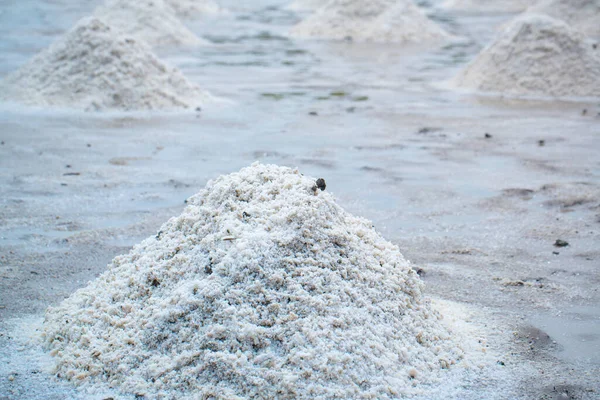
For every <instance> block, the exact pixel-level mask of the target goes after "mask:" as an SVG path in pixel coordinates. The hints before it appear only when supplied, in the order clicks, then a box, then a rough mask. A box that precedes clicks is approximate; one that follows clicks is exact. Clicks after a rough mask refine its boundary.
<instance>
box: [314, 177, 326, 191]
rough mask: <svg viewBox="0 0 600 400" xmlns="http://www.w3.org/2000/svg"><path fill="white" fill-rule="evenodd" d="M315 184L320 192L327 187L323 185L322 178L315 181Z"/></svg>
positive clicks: (323, 180)
mask: <svg viewBox="0 0 600 400" xmlns="http://www.w3.org/2000/svg"><path fill="white" fill-rule="evenodd" d="M316 184H317V188H318V189H321V191H323V190H325V188H326V187H327V185H326V184H325V179H323V178H319V179H317V182H316Z"/></svg>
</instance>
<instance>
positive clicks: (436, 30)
mask: <svg viewBox="0 0 600 400" xmlns="http://www.w3.org/2000/svg"><path fill="white" fill-rule="evenodd" d="M291 34H292V35H293V36H296V37H304V38H320V39H334V40H343V39H352V40H354V41H358V42H381V43H385V42H393V43H419V44H420V43H424V42H435V41H440V40H442V39H445V38H447V37H448V35H447V33H446V32H444V30H443V29H442V28H440V27H439V26H438V25H437V24H436V23H435V22H433V21H432V20H430V19H429V18H427V16H426V15H425V14H424V13H423V12H422V11H421V10H420V9H419V7H417V6H416V5H414V4H413V2H412V1H411V0H368V1H367V0H358V1H357V0H331V1H329V2H328V3H326V5H325V6H323V7H322V8H319V9H318V10H317V11H316V12H315V13H314V14H312V15H311V16H309V17H308V18H307V19H306V20H304V21H302V22H300V23H299V24H298V25H296V26H295V27H294V28H293V29H292V31H291Z"/></svg>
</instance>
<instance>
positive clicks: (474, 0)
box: [442, 0, 536, 13]
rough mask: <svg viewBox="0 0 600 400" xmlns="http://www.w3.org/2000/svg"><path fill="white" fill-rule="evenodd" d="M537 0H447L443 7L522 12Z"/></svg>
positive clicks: (474, 10) (469, 10)
mask: <svg viewBox="0 0 600 400" xmlns="http://www.w3.org/2000/svg"><path fill="white" fill-rule="evenodd" d="M535 2H536V0H447V1H446V2H444V3H443V4H442V7H445V8H453V9H456V10H461V11H468V12H499V13H502V12H506V13H510V12H521V11H525V9H527V7H529V6H530V5H532V4H534V3H535Z"/></svg>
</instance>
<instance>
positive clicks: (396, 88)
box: [0, 0, 600, 399]
mask: <svg viewBox="0 0 600 400" xmlns="http://www.w3.org/2000/svg"><path fill="white" fill-rule="evenodd" d="M84 3H85V4H75V2H71V3H70V2H67V1H62V2H50V1H48V2H44V1H33V0H31V1H24V2H19V3H14V4H13V3H11V2H3V3H0V4H1V6H0V7H1V10H2V13H0V21H1V22H0V31H2V37H4V38H5V39H4V40H3V43H2V44H1V45H0V54H2V55H3V57H0V60H1V61H0V76H4V75H5V74H6V73H7V72H8V71H10V70H12V69H14V68H16V67H17V66H18V65H20V64H21V63H23V62H24V61H26V60H27V59H28V58H29V57H31V56H32V55H33V54H35V53H36V52H37V51H39V50H40V49H42V48H44V47H45V46H47V44H48V43H50V42H51V41H52V39H53V38H55V37H56V36H57V35H59V34H60V33H61V32H63V31H64V30H65V29H68V28H69V27H70V26H71V25H72V23H73V22H74V21H76V20H77V18H78V17H80V16H83V15H86V14H87V13H89V11H90V10H92V9H93V7H94V3H93V2H89V3H88V2H84ZM228 3H233V4H229V5H230V8H231V9H232V12H231V13H230V14H229V15H227V16H224V17H221V18H219V19H214V20H213V19H211V20H207V21H203V22H197V23H193V24H191V25H190V27H191V28H192V29H194V30H195V31H196V32H198V34H200V35H203V36H204V37H206V38H208V39H210V40H212V41H213V42H214V46H212V47H208V48H202V49H194V50H193V51H191V50H190V51H174V50H172V49H171V50H169V51H161V52H160V54H161V55H162V56H163V57H164V58H165V59H166V60H168V61H169V62H171V63H173V64H176V65H178V66H179V67H180V68H181V69H182V70H183V71H184V73H186V74H187V75H188V76H189V77H190V78H191V79H193V80H194V81H196V82H198V83H199V84H200V85H202V86H203V87H204V88H206V89H208V90H210V91H211V92H213V93H214V94H215V95H217V96H220V97H223V98H227V99H229V100H231V101H232V104H230V105H224V106H219V107H213V108H207V109H204V110H202V111H200V112H196V111H193V112H189V113H177V114H154V115H148V114H110V115H99V114H84V113H74V112H68V111H60V112H54V111H48V110H33V109H25V108H20V107H15V106H12V105H4V106H3V107H2V109H0V141H1V144H0V398H9V399H20V398H22V399H27V398H40V399H46V398H52V399H67V398H75V397H77V396H79V397H82V398H86V395H85V394H81V393H77V392H76V391H75V390H74V389H72V388H71V387H70V386H69V385H68V384H64V383H62V382H59V381H56V380H54V379H53V377H52V376H50V375H49V374H47V373H46V372H45V371H44V369H43V368H42V367H41V366H40V365H41V364H40V362H41V361H43V353H41V352H38V350H37V349H35V348H33V347H31V346H30V345H28V344H27V343H25V342H24V340H23V338H25V337H27V336H28V335H29V334H30V333H31V332H30V330H33V329H34V328H32V326H35V324H34V323H37V322H38V321H39V320H40V318H42V317H43V313H44V310H45V308H46V307H48V306H49V305H53V304H57V303H58V302H60V301H61V300H62V299H63V298H65V297H67V296H69V294H70V293H72V292H73V291H74V290H76V289H77V288H79V287H81V286H83V285H85V284H86V282H87V281H89V280H91V279H93V278H94V277H95V276H97V275H98V274H99V273H101V272H102V271H103V270H104V269H105V267H106V264H107V263H108V262H109V261H110V260H111V259H112V258H113V257H114V256H116V255H118V254H121V253H123V252H126V251H128V249H129V248H130V247H131V246H132V245H133V244H135V243H137V242H139V241H140V240H141V239H143V238H145V237H147V236H149V235H152V234H154V233H155V232H156V231H157V229H158V227H159V226H160V225H161V224H162V223H163V222H164V221H166V220H167V219H168V218H169V217H170V216H173V215H177V214H178V213H179V212H180V211H181V210H182V208H183V207H184V200H185V199H186V198H187V197H189V196H190V195H192V194H194V193H196V192H197V191H198V190H199V189H200V188H201V187H202V186H203V185H204V184H205V183H206V182H207V180H209V179H211V178H213V177H216V176H218V175H219V174H222V173H229V172H233V171H236V170H238V169H239V168H241V167H243V166H246V165H248V164H250V163H251V162H253V161H255V160H260V161H261V162H265V163H266V162H269V163H271V162H272V163H277V164H283V165H289V166H297V167H299V168H300V169H301V171H302V172H303V173H305V174H309V175H312V176H319V177H323V178H325V180H326V181H327V190H330V191H332V192H334V193H335V194H336V195H337V197H338V199H339V202H340V204H342V205H343V206H344V207H345V208H347V209H349V210H350V211H351V212H353V213H356V214H359V215H362V216H365V217H367V218H370V219H372V220H373V222H374V224H375V226H376V227H377V229H378V230H380V231H381V232H382V233H383V234H384V236H385V237H387V238H388V239H390V240H391V241H393V242H394V243H396V244H398V245H399V246H400V248H401V250H402V252H403V253H404V255H405V256H406V257H407V258H408V259H410V260H411V261H412V262H413V264H414V266H415V268H416V269H419V270H420V273H421V276H422V278H423V280H424V281H425V283H426V285H427V291H428V294H429V295H430V296H431V297H432V298H433V299H434V301H439V302H440V304H447V303H444V301H449V302H450V303H449V304H458V305H463V306H464V307H465V308H466V309H468V310H471V311H472V312H473V314H472V315H473V316H472V317H471V319H470V323H471V324H473V325H475V326H477V327H479V329H480V330H481V332H485V340H484V342H483V343H482V344H481V347H482V348H487V349H488V350H487V351H488V352H489V353H490V354H492V356H491V357H492V359H493V361H496V362H495V363H494V365H492V366H487V367H486V368H483V369H481V372H480V373H477V372H475V373H474V374H475V375H474V376H473V377H471V378H470V379H469V380H468V381H465V382H464V383H460V382H458V383H456V382H455V386H456V385H458V388H456V387H454V389H453V391H451V392H447V393H446V395H444V391H443V390H437V391H434V392H431V394H430V395H425V396H424V398H448V397H450V398H473V399H477V398H498V399H513V398H514V399H569V398H570V399H597V398H600V293H599V289H598V288H599V284H600V234H599V232H600V115H599V113H600V104H599V102H598V101H596V102H589V101H587V102H586V101H582V102H556V101H514V100H507V99H499V98H492V97H477V96H474V95H470V94H464V93H462V94H461V93H457V92H455V91H452V90H450V89H448V88H447V85H446V84H445V83H444V82H445V81H447V79H449V78H451V77H452V76H453V75H454V74H455V73H456V72H457V71H458V70H459V69H460V67H461V66H462V65H464V63H466V62H467V61H468V60H469V59H470V58H471V57H472V56H473V55H474V54H476V53H477V51H478V50H479V49H480V48H481V46H482V45H484V44H485V43H486V42H487V41H488V40H489V39H490V38H491V37H492V36H493V34H494V30H495V29H496V27H497V26H498V25H500V24H501V23H503V22H504V21H506V20H507V19H508V18H510V17H511V15H508V14H506V15H495V16H490V15H483V16H482V15H479V16H477V15H455V14H448V13H445V12H442V11H434V12H433V17H434V18H436V19H437V20H439V21H441V23H442V24H444V26H445V27H446V28H447V29H449V30H450V31H452V32H453V33H455V34H456V35H457V36H461V37H462V38H463V39H462V40H460V41H457V42H454V43H452V44H450V45H447V46H444V47H441V48H433V49H430V50H429V49H428V50H423V49H402V48H397V47H396V46H362V45H358V44H352V43H337V44H327V43H315V42H301V41H294V40H291V39H289V38H287V37H286V36H285V33H286V31H287V29H289V26H291V24H293V23H294V22H295V21H297V20H298V18H299V15H297V14H294V13H293V12H291V11H288V10H286V9H285V2H284V1H277V0H271V1H267V0H260V1H256V2H253V3H252V4H244V5H242V6H240V5H239V4H237V5H236V4H235V2H228ZM584 110H585V112H584ZM486 133H487V134H488V135H487V136H488V137H486ZM557 240H562V241H566V242H568V244H569V245H568V246H565V247H556V246H555V242H556V241H557ZM31 324H33V325H31ZM478 351H479V350H478ZM477 368H478V367H477V366H474V369H475V371H477Z"/></svg>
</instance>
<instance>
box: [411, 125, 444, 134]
mask: <svg viewBox="0 0 600 400" xmlns="http://www.w3.org/2000/svg"><path fill="white" fill-rule="evenodd" d="M441 130H442V128H434V127H429V126H425V127H423V128H421V129H419V130H418V131H417V133H418V134H420V135H426V134H428V133H431V132H438V131H441Z"/></svg>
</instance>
